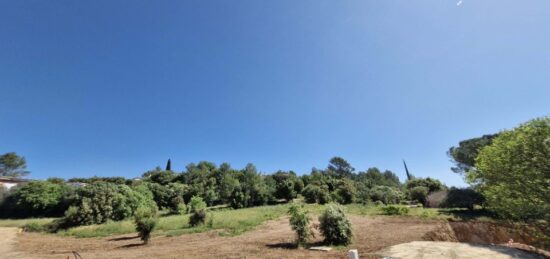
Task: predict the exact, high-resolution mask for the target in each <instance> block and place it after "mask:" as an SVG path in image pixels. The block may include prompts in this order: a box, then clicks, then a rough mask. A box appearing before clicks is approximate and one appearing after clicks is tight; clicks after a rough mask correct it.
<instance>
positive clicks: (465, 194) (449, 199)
mask: <svg viewBox="0 0 550 259" xmlns="http://www.w3.org/2000/svg"><path fill="white" fill-rule="evenodd" d="M483 201H484V198H483V196H482V195H481V194H480V193H478V192H476V191H475V190H473V189H470V188H463V189H459V188H454V187H453V188H451V189H450V190H449V192H448V193H447V196H446V197H445V199H443V202H442V203H441V205H440V206H441V207H442V208H467V209H469V210H473V209H474V206H475V205H480V204H482V203H483Z"/></svg>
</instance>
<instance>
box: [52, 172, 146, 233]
mask: <svg viewBox="0 0 550 259" xmlns="http://www.w3.org/2000/svg"><path fill="white" fill-rule="evenodd" d="M139 207H150V208H156V204H155V203H154V201H153V200H151V199H150V198H149V197H147V196H145V195H144V194H142V193H140V192H137V191H135V190H133V189H131V188H130V187H128V186H126V185H116V184H112V183H105V182H97V183H93V184H90V185H87V186H86V187H84V188H81V189H78V192H77V195H76V202H75V203H74V205H73V207H72V208H69V209H68V210H67V212H66V213H65V221H64V222H63V224H62V225H69V226H70V225H89V224H101V223H105V222H106V221H107V220H122V219H125V218H127V217H130V216H133V215H134V212H135V211H136V210H137V208H139Z"/></svg>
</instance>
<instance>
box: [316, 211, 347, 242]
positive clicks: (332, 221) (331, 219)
mask: <svg viewBox="0 0 550 259" xmlns="http://www.w3.org/2000/svg"><path fill="white" fill-rule="evenodd" d="M319 230H320V231H321V234H322V235H323V236H324V237H325V243H327V244H331V245H348V244H350V243H351V239H352V237H353V233H352V230H351V222H350V221H349V219H348V218H347V216H346V213H345V212H344V207H342V206H340V205H337V204H330V205H328V206H327V208H326V209H325V211H324V212H323V213H322V214H321V216H319Z"/></svg>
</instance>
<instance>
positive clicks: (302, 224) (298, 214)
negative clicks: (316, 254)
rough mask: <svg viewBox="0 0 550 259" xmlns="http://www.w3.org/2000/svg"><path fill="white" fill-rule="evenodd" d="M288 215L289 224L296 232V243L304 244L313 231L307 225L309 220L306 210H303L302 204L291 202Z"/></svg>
mask: <svg viewBox="0 0 550 259" xmlns="http://www.w3.org/2000/svg"><path fill="white" fill-rule="evenodd" d="M288 214H289V215H290V226H291V227H292V229H293V230H294V232H296V244H297V245H298V246H301V245H304V244H306V243H307V241H308V240H309V239H310V238H311V237H312V236H313V232H312V230H311V228H310V226H309V223H310V221H311V219H310V217H309V215H308V212H307V211H306V210H304V206H303V205H298V204H296V203H293V204H292V205H291V206H290V208H289V209H288Z"/></svg>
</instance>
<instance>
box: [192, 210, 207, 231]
mask: <svg viewBox="0 0 550 259" xmlns="http://www.w3.org/2000/svg"><path fill="white" fill-rule="evenodd" d="M205 222H206V210H204V209H200V210H195V211H193V212H192V213H191V216H189V225H190V226H192V227H196V226H198V225H202V224H204V223H205Z"/></svg>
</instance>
